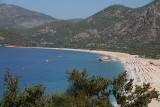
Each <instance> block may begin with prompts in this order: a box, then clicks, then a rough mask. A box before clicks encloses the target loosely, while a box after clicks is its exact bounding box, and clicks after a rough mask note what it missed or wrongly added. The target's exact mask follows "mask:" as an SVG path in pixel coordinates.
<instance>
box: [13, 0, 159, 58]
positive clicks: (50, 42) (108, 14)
mask: <svg viewBox="0 0 160 107" xmlns="http://www.w3.org/2000/svg"><path fill="white" fill-rule="evenodd" d="M14 31H18V32H19V33H22V34H23V35H25V36H26V37H29V38H32V40H33V41H35V42H36V44H37V46H50V47H70V48H89V49H103V50H106V49H107V50H114V51H117V50H119V51H126V52H130V53H134V54H141V55H146V56H147V57H157V56H160V0H155V1H153V2H151V3H149V4H148V5H146V6H143V7H141V8H135V9H133V8H128V7H125V6H122V5H113V6H110V7H108V8H106V9H104V10H102V11H100V12H98V13H96V14H95V15H93V16H91V17H89V18H87V19H85V20H82V21H80V22H77V23H72V22H69V21H60V20H59V21H55V22H52V23H49V24H46V25H42V26H38V27H35V28H31V29H21V30H14Z"/></svg>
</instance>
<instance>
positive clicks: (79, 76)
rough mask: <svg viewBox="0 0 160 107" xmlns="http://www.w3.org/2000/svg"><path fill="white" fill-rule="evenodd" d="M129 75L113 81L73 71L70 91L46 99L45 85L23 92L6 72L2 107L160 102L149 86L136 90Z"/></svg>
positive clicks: (136, 106)
mask: <svg viewBox="0 0 160 107" xmlns="http://www.w3.org/2000/svg"><path fill="white" fill-rule="evenodd" d="M126 75H127V73H126V72H123V73H121V74H120V75H119V76H118V77H117V78H116V77H115V78H114V79H113V81H111V80H110V79H107V78H104V77H102V76H100V75H99V76H94V75H93V76H91V77H89V76H88V72H87V71H86V69H84V70H83V72H79V71H78V70H77V69H73V71H72V72H68V73H67V77H68V80H67V81H68V82H69V83H70V87H69V88H68V90H67V92H66V93H64V94H60V95H58V94H49V95H46V94H45V87H44V86H43V85H42V84H39V85H35V86H33V87H27V86H26V87H25V89H24V90H23V91H20V88H19V86H18V82H19V78H20V77H18V76H15V77H12V75H11V74H10V72H9V70H7V72H6V75H5V76H4V81H5V84H4V86H6V88H7V90H6V91H5V92H4V94H3V95H2V100H1V101H0V107H28V106H29V107H55V106H56V107H57V106H65V107H86V106H87V107H97V106H98V107H113V105H112V103H111V101H110V99H109V96H110V95H111V94H113V95H114V97H115V99H116V101H117V104H118V105H119V106H120V107H146V106H147V105H148V104H149V103H150V102H151V101H152V99H156V100H159V92H158V91H156V90H155V89H152V88H151V86H150V84H144V85H143V88H141V87H140V86H136V87H135V88H133V79H130V80H129V81H128V80H127V78H126ZM108 87H110V90H109V89H108ZM107 89H108V90H107Z"/></svg>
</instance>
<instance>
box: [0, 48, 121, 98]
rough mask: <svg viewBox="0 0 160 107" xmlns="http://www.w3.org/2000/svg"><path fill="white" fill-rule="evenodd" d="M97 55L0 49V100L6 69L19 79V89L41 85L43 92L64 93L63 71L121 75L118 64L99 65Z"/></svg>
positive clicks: (28, 49) (119, 64)
mask: <svg viewBox="0 0 160 107" xmlns="http://www.w3.org/2000/svg"><path fill="white" fill-rule="evenodd" d="M98 55H99V54H94V53H86V52H76V51H66V50H53V49H37V48H6V47H0V96H1V95H2V93H3V91H4V89H5V88H4V87H3V83H4V80H3V76H4V74H5V68H6V67H8V68H9V69H10V72H11V74H12V75H14V76H15V75H19V76H21V78H20V81H19V86H20V87H21V88H24V86H25V84H27V86H32V85H33V84H34V85H36V84H40V83H42V84H44V86H46V92H47V93H50V92H55V91H56V92H59V91H60V92H63V91H65V90H66V89H67V87H68V83H67V77H66V76H67V75H66V71H72V69H73V68H77V69H79V70H80V71H82V70H83V68H86V69H87V71H88V72H89V74H90V76H91V75H102V76H104V77H106V78H110V79H113V77H114V76H118V75H119V74H120V73H121V72H123V71H124V68H123V66H122V64H121V63H120V62H117V61H113V62H101V61H98V60H97V56H98Z"/></svg>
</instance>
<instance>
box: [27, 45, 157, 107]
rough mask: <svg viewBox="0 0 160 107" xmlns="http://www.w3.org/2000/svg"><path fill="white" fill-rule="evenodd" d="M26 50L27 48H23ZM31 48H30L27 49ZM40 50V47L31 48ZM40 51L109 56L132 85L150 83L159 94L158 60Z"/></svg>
mask: <svg viewBox="0 0 160 107" xmlns="http://www.w3.org/2000/svg"><path fill="white" fill-rule="evenodd" d="M24 48H27V47H24ZM28 48H31V47H28ZM33 48H41V47H33ZM42 49H57V50H71V51H82V52H90V53H98V54H103V55H109V56H111V57H112V58H114V59H116V60H118V61H120V62H121V63H122V64H123V65H124V67H125V70H126V71H127V72H128V74H129V76H130V78H132V79H134V83H133V85H134V86H135V85H139V86H141V87H143V83H150V84H151V86H152V87H153V88H155V89H156V90H158V91H159V92H160V85H159V83H160V66H159V64H160V60H154V59H146V58H140V57H139V56H138V55H130V54H127V53H120V52H110V51H99V50H85V49H69V48H43V47H42ZM159 104H160V102H157V101H155V100H153V101H152V102H151V103H150V104H149V107H159Z"/></svg>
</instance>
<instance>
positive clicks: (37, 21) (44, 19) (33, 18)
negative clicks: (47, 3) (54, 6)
mask: <svg viewBox="0 0 160 107" xmlns="http://www.w3.org/2000/svg"><path fill="white" fill-rule="evenodd" d="M55 20H56V19H55V18H53V17H51V16H48V15H45V14H42V13H38V12H34V11H30V10H27V9H24V8H22V7H18V6H15V5H8V4H0V26H1V27H18V28H31V27H35V26H39V25H43V24H46V23H49V22H52V21H55Z"/></svg>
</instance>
